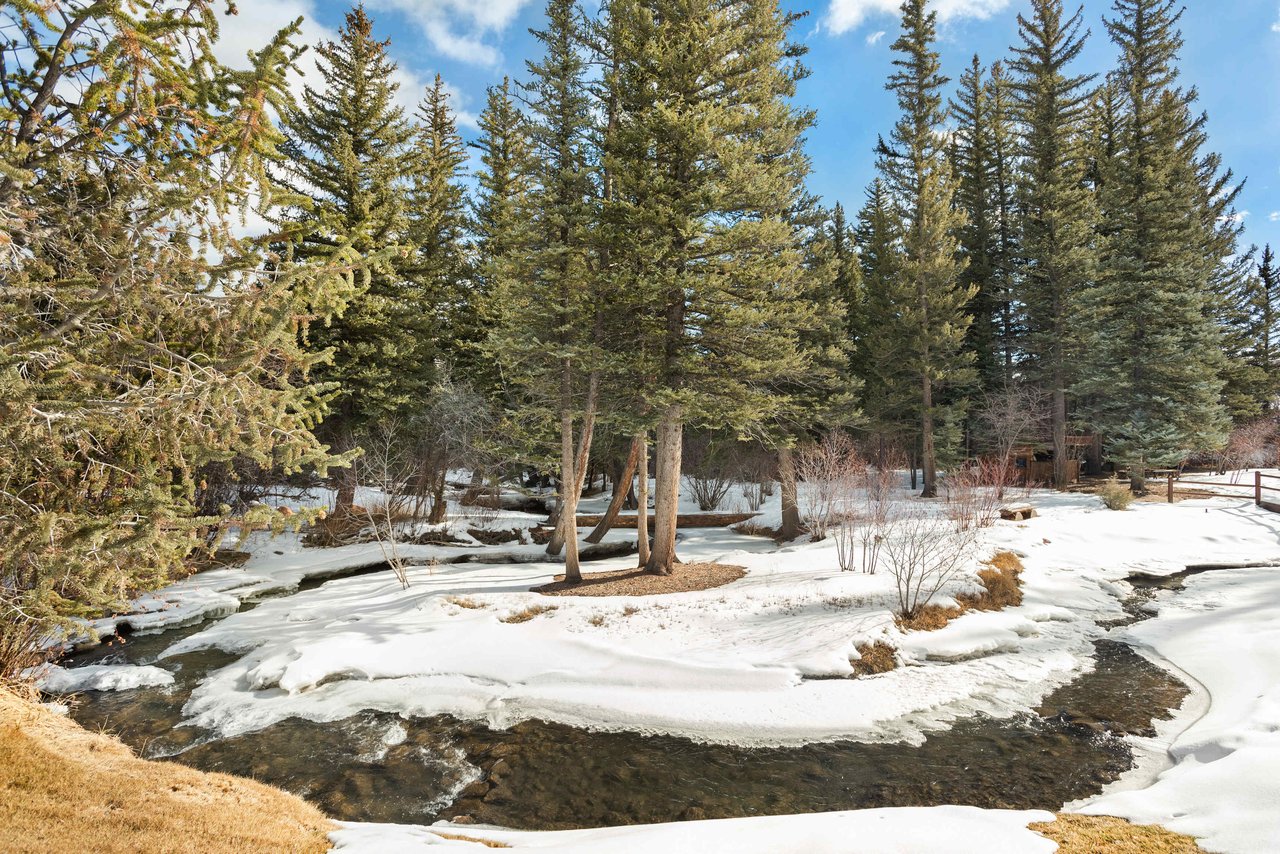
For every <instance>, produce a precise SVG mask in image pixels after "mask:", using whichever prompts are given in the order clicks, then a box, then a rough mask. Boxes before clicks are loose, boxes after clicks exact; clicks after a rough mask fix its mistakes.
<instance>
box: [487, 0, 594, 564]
mask: <svg viewBox="0 0 1280 854" xmlns="http://www.w3.org/2000/svg"><path fill="white" fill-rule="evenodd" d="M534 36H535V37H536V38H537V39H538V41H539V42H541V44H542V46H543V50H544V56H543V57H542V59H541V60H540V61H538V62H530V63H529V72H530V75H531V77H532V80H531V81H530V83H529V84H528V86H527V91H528V98H529V104H530V110H531V113H532V115H531V127H530V131H531V139H532V143H533V149H532V150H533V157H534V160H535V162H536V164H537V166H536V187H535V188H534V191H533V193H532V196H531V198H530V209H531V211H532V222H531V223H530V230H531V235H530V241H529V243H528V245H527V248H526V249H525V250H524V251H523V253H522V254H523V256H524V260H523V262H522V263H521V265H520V267H519V269H518V270H516V271H515V273H514V275H511V276H509V277H507V278H505V279H504V280H503V282H502V284H501V287H500V288H499V290H498V292H497V298H498V299H499V300H501V301H502V303H503V310H504V312H505V313H506V317H505V318H504V319H505V322H504V323H503V324H502V325H501V326H499V327H498V328H497V329H495V330H494V333H493V335H492V336H491V340H490V347H491V348H492V349H493V352H495V354H497V355H498V357H499V358H501V359H502V360H503V362H504V373H505V374H506V376H507V377H508V379H509V380H510V381H511V382H513V383H514V384H515V385H516V386H517V387H518V389H519V393H520V396H521V397H520V404H521V405H520V407H519V410H520V412H519V417H521V418H522V419H524V420H530V421H543V420H544V418H545V416H548V415H549V416H551V418H552V419H553V420H554V421H555V422H556V423H557V424H558V427H559V445H558V447H559V454H558V461H559V468H560V503H559V516H558V520H559V521H558V526H557V527H558V531H557V537H556V538H555V539H554V540H553V541H552V543H551V544H550V545H549V549H548V550H549V551H551V552H553V553H555V552H558V551H559V548H560V545H561V543H563V545H564V547H565V577H566V579H567V580H569V581H571V582H575V581H580V580H581V571H580V568H579V564H578V538H577V528H576V519H577V503H578V497H579V492H580V490H581V484H582V481H583V479H584V477H585V474H586V464H587V459H588V455H589V453H590V448H591V441H592V434H593V431H594V425H595V419H596V410H597V406H598V402H599V393H600V381H601V364H602V358H601V351H600V347H599V337H600V328H599V319H600V318H601V317H602V316H603V312H604V311H605V309H606V302H607V300H608V295H607V294H606V293H604V292H603V291H602V290H601V289H599V288H597V287H596V285H597V284H598V278H597V275H596V269H595V266H594V247H593V238H592V232H593V230H594V228H595V224H596V222H597V219H598V203H597V198H596V195H597V193H596V187H595V185H594V181H593V177H594V173H593V169H592V162H591V159H592V152H591V131H592V125H593V120H592V115H591V100H590V94H589V92H588V90H587V86H586V64H585V61H584V59H583V56H582V52H581V49H580V48H581V45H582V37H581V21H580V13H579V11H578V8H577V6H576V4H575V3H574V2H573V0H549V2H548V4H547V25H546V28H545V29H543V30H540V31H535V32H534Z"/></svg>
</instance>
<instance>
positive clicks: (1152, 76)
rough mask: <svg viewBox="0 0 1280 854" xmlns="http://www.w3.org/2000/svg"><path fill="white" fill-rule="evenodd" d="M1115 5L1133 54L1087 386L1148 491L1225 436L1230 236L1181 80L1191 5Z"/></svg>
mask: <svg viewBox="0 0 1280 854" xmlns="http://www.w3.org/2000/svg"><path fill="white" fill-rule="evenodd" d="M1114 9H1115V11H1116V18H1114V19H1108V20H1107V21H1106V25H1107V30H1108V32H1109V33H1110V36H1111V39H1112V41H1113V42H1114V43H1115V44H1116V45H1117V47H1119V49H1120V52H1121V61H1120V68H1119V70H1118V72H1117V74H1116V77H1115V85H1116V87H1117V89H1118V92H1119V96H1120V97H1119V103H1120V106H1121V107H1122V110H1123V112H1122V114H1121V115H1120V117H1119V122H1118V133H1117V134H1116V142H1117V144H1116V145H1115V148H1114V163H1113V165H1112V166H1111V168H1110V171H1111V172H1112V173H1113V174H1112V175H1111V177H1109V179H1108V181H1107V182H1106V183H1104V184H1103V185H1102V187H1101V190H1100V197H1099V198H1100V205H1101V207H1102V210H1103V219H1104V222H1106V223H1107V225H1106V228H1107V230H1106V232H1104V234H1105V237H1106V239H1105V241H1104V242H1103V245H1102V256H1101V269H1100V274H1099V277H1098V281H1097V282H1096V284H1095V285H1094V286H1093V287H1092V288H1090V289H1089V290H1088V291H1086V293H1085V295H1084V298H1085V307H1086V313H1087V317H1088V320H1089V332H1090V337H1089V340H1088V343H1087V347H1086V348H1085V352H1086V353H1087V355H1088V362H1087V363H1086V364H1085V365H1084V369H1083V371H1082V375H1081V378H1080V380H1079V381H1078V383H1077V386H1076V388H1077V390H1078V392H1079V393H1081V394H1082V395H1084V396H1086V397H1087V400H1088V403H1087V408H1086V410H1085V414H1086V416H1087V420H1088V421H1089V422H1090V423H1092V424H1093V425H1094V427H1095V429H1097V430H1098V431H1099V432H1100V433H1101V434H1102V435H1104V436H1105V437H1106V439H1107V442H1108V453H1109V455H1110V456H1111V458H1112V459H1113V460H1115V461H1116V462H1117V463H1118V464H1120V465H1122V466H1124V467H1126V468H1127V469H1128V470H1129V473H1130V477H1131V480H1132V483H1133V486H1134V488H1135V489H1141V488H1143V487H1144V486H1145V475H1146V472H1147V471H1148V470H1149V469H1150V468H1151V467H1153V466H1159V465H1172V464H1176V463H1178V462H1180V461H1181V460H1182V459H1184V458H1185V457H1186V456H1187V455H1188V454H1189V453H1190V452H1192V451H1195V450H1205V449H1211V448H1215V447H1217V446H1219V445H1220V444H1221V443H1222V442H1223V441H1225V430H1226V426H1227V417H1226V412H1225V409H1224V408H1223V406H1222V403H1221V393H1222V389H1223V381H1222V373H1223V368H1224V360H1223V355H1222V335H1221V329H1220V327H1219V325H1218V321H1217V319H1216V316H1215V309H1216V307H1217V293H1216V284H1217V281H1216V280H1217V277H1218V273H1219V271H1218V270H1217V266H1218V264H1219V263H1220V259H1221V257H1222V256H1221V255H1217V256H1213V257H1206V254H1205V251H1204V250H1205V248H1206V246H1207V245H1209V244H1210V243H1213V242H1218V240H1219V237H1220V235H1210V233H1209V230H1210V229H1211V228H1212V226H1211V225H1210V224H1209V223H1208V219H1209V218H1210V210H1209V208H1210V206H1209V204H1208V202H1209V199H1207V198H1206V191H1207V188H1206V185H1205V178H1206V176H1205V174H1204V173H1203V172H1202V171H1201V168H1202V167H1203V166H1204V165H1205V164H1204V163H1202V162H1199V161H1198V160H1197V157H1198V156H1199V155H1198V149H1199V145H1200V130H1201V127H1202V124H1203V118H1202V117H1201V118H1196V117H1194V116H1193V115H1192V114H1191V106H1192V104H1193V103H1194V100H1195V97H1196V95H1195V91H1194V90H1183V89H1180V88H1178V86H1177V85H1176V83H1177V77H1178V69H1177V58H1178V51H1179V49H1180V48H1181V46H1182V38H1181V35H1180V33H1179V32H1178V29H1177V25H1178V21H1179V19H1180V17H1181V13H1180V12H1179V11H1176V8H1175V5H1174V3H1173V2H1172V0H1115V4H1114ZM1095 149H1096V146H1095Z"/></svg>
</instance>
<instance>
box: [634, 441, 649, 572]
mask: <svg viewBox="0 0 1280 854" xmlns="http://www.w3.org/2000/svg"><path fill="white" fill-rule="evenodd" d="M636 441H637V442H639V444H640V460H639V462H638V463H637V464H636V473H637V474H638V475H639V477H638V478H637V480H638V481H639V483H638V484H637V488H638V489H639V494H638V495H637V496H636V551H637V552H639V556H640V566H647V565H648V563H649V435H648V433H640V434H637V435H636Z"/></svg>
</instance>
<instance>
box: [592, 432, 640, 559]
mask: <svg viewBox="0 0 1280 854" xmlns="http://www.w3.org/2000/svg"><path fill="white" fill-rule="evenodd" d="M640 443H641V439H640V437H639V436H636V437H635V438H634V439H632V440H631V451H630V452H629V453H628V454H627V462H626V464H625V465H624V466H623V467H622V471H621V473H620V474H619V475H618V478H617V480H615V481H614V483H613V498H612V499H611V500H610V501H609V509H608V510H606V511H605V513H604V518H603V519H601V520H600V524H598V525H596V527H595V529H594V530H593V531H592V532H591V533H590V534H587V542H588V543H598V542H600V541H601V540H603V539H604V535H605V534H607V533H609V529H610V528H612V527H613V523H614V522H615V521H617V519H618V514H619V513H621V512H622V505H623V503H624V502H625V501H626V500H627V494H628V493H629V492H630V491H631V478H632V477H634V476H635V473H636V467H637V466H638V465H640Z"/></svg>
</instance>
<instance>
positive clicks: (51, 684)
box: [37, 664, 173, 694]
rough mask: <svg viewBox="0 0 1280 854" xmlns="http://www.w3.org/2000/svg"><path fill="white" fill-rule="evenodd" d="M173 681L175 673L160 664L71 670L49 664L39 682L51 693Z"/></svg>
mask: <svg viewBox="0 0 1280 854" xmlns="http://www.w3.org/2000/svg"><path fill="white" fill-rule="evenodd" d="M172 684H173V674H172V673H170V672H169V671H167V670H164V669H163V668H160V667H152V666H150V665H135V664H90V665H87V666H85V667H74V668H71V669H68V668H65V667H59V666H58V665H56V664H52V665H49V666H48V667H47V668H46V669H45V670H44V673H43V674H42V675H41V677H40V679H39V681H38V682H37V685H38V686H39V687H40V690H41V691H44V692H46V693H49V694H74V693H77V692H79V691H130V690H132V689H134V688H163V687H165V686H166V685H172Z"/></svg>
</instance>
